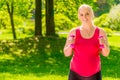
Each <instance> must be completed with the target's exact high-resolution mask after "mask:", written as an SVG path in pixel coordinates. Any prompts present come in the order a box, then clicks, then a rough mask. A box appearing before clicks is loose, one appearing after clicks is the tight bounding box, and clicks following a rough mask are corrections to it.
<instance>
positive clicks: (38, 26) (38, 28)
mask: <svg viewBox="0 0 120 80" xmlns="http://www.w3.org/2000/svg"><path fill="white" fill-rule="evenodd" d="M35 3H36V4H35V36H42V22H41V16H42V13H41V5H42V3H41V0H35Z"/></svg>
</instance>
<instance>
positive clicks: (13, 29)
mask: <svg viewBox="0 0 120 80" xmlns="http://www.w3.org/2000/svg"><path fill="white" fill-rule="evenodd" d="M6 5H7V10H8V13H9V16H10V22H11V26H12V32H13V38H14V39H16V33H15V27H14V20H13V12H14V7H13V5H14V0H12V1H11V2H8V1H7V2H6Z"/></svg>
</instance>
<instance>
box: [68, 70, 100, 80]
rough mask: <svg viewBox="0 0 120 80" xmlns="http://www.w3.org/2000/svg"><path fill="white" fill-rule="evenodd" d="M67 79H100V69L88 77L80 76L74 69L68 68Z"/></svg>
mask: <svg viewBox="0 0 120 80" xmlns="http://www.w3.org/2000/svg"><path fill="white" fill-rule="evenodd" d="M68 80H102V78H101V71H100V72H98V73H96V74H94V75H93V76H90V77H82V76H80V75H78V74H77V73H75V72H74V71H72V70H70V73H69V79H68Z"/></svg>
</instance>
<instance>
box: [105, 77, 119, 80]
mask: <svg viewBox="0 0 120 80" xmlns="http://www.w3.org/2000/svg"><path fill="white" fill-rule="evenodd" d="M103 80H120V78H112V77H103Z"/></svg>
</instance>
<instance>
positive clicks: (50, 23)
mask: <svg viewBox="0 0 120 80" xmlns="http://www.w3.org/2000/svg"><path fill="white" fill-rule="evenodd" d="M53 2H54V1H53V0H46V36H53V35H55V23H54V9H53V8H54V3H53Z"/></svg>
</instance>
